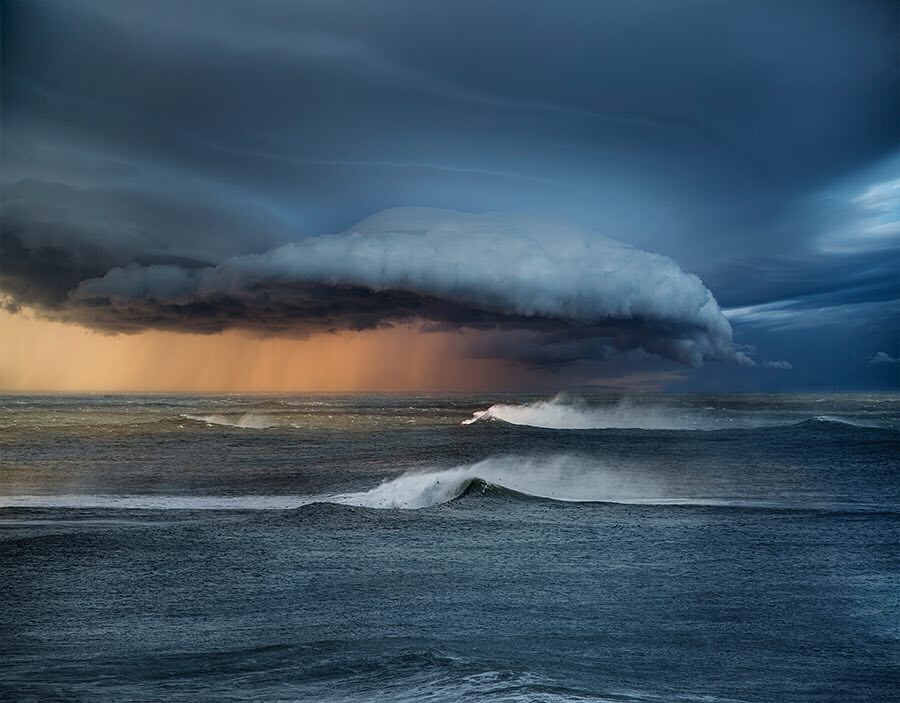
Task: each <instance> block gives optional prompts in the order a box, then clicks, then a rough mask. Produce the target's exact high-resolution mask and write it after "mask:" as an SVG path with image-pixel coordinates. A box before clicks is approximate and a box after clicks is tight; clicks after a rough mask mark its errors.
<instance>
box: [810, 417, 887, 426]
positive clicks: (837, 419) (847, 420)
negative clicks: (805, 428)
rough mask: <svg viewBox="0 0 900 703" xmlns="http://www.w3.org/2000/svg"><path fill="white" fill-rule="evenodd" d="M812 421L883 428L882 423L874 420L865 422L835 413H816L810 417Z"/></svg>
mask: <svg viewBox="0 0 900 703" xmlns="http://www.w3.org/2000/svg"><path fill="white" fill-rule="evenodd" d="M812 421H813V422H828V423H832V424H836V425H847V426H848V427H863V428H866V429H885V426H884V425H880V424H876V423H874V422H865V421H863V420H857V419H850V418H847V417H838V416H836V415H817V416H816V417H814V418H812Z"/></svg>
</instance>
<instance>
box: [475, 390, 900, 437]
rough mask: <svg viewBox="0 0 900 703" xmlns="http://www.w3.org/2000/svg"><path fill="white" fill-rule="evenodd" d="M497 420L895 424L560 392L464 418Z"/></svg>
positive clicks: (636, 426)
mask: <svg viewBox="0 0 900 703" xmlns="http://www.w3.org/2000/svg"><path fill="white" fill-rule="evenodd" d="M488 421H496V422H503V423H506V424H510V425H519V426H525V427H535V428H539V429H550V430H608V429H617V430H657V431H700V432H711V431H718V430H757V429H773V428H785V427H786V428H803V427H822V426H835V425H842V426H845V427H852V428H855V429H880V430H896V429H897V428H896V427H895V426H894V424H893V423H892V422H891V421H890V419H888V420H887V421H884V420H882V421H879V420H876V419H871V418H865V419H861V418H852V417H846V416H841V415H805V416H804V415H798V414H797V413H796V412H795V413H790V414H785V413H782V414H773V413H771V412H770V413H754V412H748V411H735V410H729V409H726V408H721V407H705V408H697V407H679V406H676V405H666V404H661V403H656V404H647V403H639V402H636V401H634V400H632V399H630V398H627V397H626V398H623V399H621V400H619V401H618V402H617V403H615V404H614V405H606V406H596V405H588V404H587V403H585V402H584V401H581V400H579V399H577V398H573V399H570V398H567V397H566V396H565V395H562V394H560V395H557V396H555V397H554V398H551V399H550V400H539V401H535V402H533V403H525V404H520V405H515V404H507V403H497V404H494V405H491V406H490V407H488V408H487V409H485V410H479V411H476V412H475V413H473V414H472V417H471V418H469V419H467V420H463V421H462V423H461V424H463V425H474V424H475V423H481V422H488Z"/></svg>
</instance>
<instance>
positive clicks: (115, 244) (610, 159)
mask: <svg viewBox="0 0 900 703" xmlns="http://www.w3.org/2000/svg"><path fill="white" fill-rule="evenodd" d="M2 8H3V9H2V18H0V19H2V98H3V103H2V109H3V173H2V178H3V183H2V187H3V206H4V207H3V223H2V232H0V236H2V250H0V254H2V258H0V285H2V288H3V291H4V293H5V295H6V303H7V305H8V306H10V307H12V308H15V307H16V306H18V305H24V306H30V307H33V308H36V309H38V310H41V311H43V313H44V314H46V315H48V316H51V317H58V318H61V319H71V320H74V321H76V322H79V323H81V324H86V325H88V326H93V327H100V328H104V329H112V330H124V331H132V330H134V329H143V328H151V327H161V328H166V329H176V330H186V331H191V330H200V331H208V332H215V331H217V330H219V329H226V328H228V327H231V326H239V327H250V328H254V329H256V328H258V329H260V330H261V331H262V332H263V333H265V334H270V333H275V334H306V333H309V332H315V331H318V330H322V329H347V328H349V329H365V328H367V327H371V326H373V325H382V324H390V323H393V322H397V321H404V320H408V319H412V318H415V319H423V320H425V321H426V323H425V324H426V325H427V326H428V327H429V328H439V329H447V328H448V327H449V328H457V327H466V328H475V329H480V330H482V332H483V334H482V336H481V338H480V341H479V343H478V344H477V345H475V347H474V348H473V349H472V354H474V355H483V356H490V357H494V358H497V357H499V358H508V359H509V360H510V361H511V362H512V363H520V364H524V365H531V366H533V367H539V368H540V367H546V369H547V372H548V373H557V374H562V376H561V378H564V379H567V380H569V381H573V382H574V381H586V380H588V381H589V380H590V374H591V370H592V369H596V368H599V367H603V368H604V369H606V370H608V369H609V368H622V369H623V372H624V371H626V370H628V369H638V368H657V369H665V368H676V367H677V368H681V365H683V364H687V366H686V368H690V369H694V370H691V371H690V372H689V373H687V374H686V375H685V379H686V380H685V381H684V382H683V383H682V384H680V385H679V386H678V388H680V389H694V390H697V389H702V390H730V389H735V390H754V389H758V390H841V389H846V390H855V389H872V390H898V371H900V363H898V360H900V68H898V66H900V56H898V51H900V49H898V47H900V3H897V2H887V1H886V2H875V1H872V2H869V1H867V0H848V1H846V2H843V1H836V0H810V1H805V0H791V2H785V1H784V0H778V1H775V2H766V1H765V0H753V1H752V2H751V1H749V0H747V1H744V2H732V1H729V0H709V1H696V0H692V1H689V2H670V1H665V2H663V1H661V0H639V1H632V2H598V1H596V0H590V1H586V2H571V1H565V2H547V1H545V2H491V1H486V0H478V1H477V2H466V1H460V0H454V1H453V2H447V1H446V0H444V1H443V2H423V1H422V0H415V1H412V0H411V1H410V2H396V1H393V0H380V1H378V2H342V1H336V0H326V1H323V2H295V1H288V0H285V1H273V0H270V1H267V2H246V1H240V2H237V1H235V2H232V1H229V0H214V1H213V0H210V1H208V2H207V1H204V0H195V1H191V2H186V1H174V0H173V1H171V2H167V1H163V2H159V1H157V2H149V1H148V2H139V1H135V2H115V1H112V0H111V1H108V2H94V1H84V0H66V1H58V2H48V1H45V0H28V1H27V2H14V1H12V2H10V1H5V2H3V5H2ZM389 208H406V209H403V210H395V211H391V212H388V213H382V214H381V215H378V216H376V217H375V218H370V219H365V220H364V218H369V217H370V216H371V215H373V214H375V213H379V212H380V211H383V210H386V209H389ZM409 208H416V209H409ZM447 210H452V211H458V212H455V213H454V212H446V211H447ZM484 213H495V214H490V215H485V214H484ZM361 220H364V221H363V222H362V223H361V224H359V225H356V223H358V222H359V221H361ZM342 232H344V233H345V234H341V235H340V236H339V237H334V238H328V237H325V238H323V237H321V236H319V235H324V234H330V233H342ZM560 233H562V234H560ZM611 240H613V241H611ZM619 243H624V244H626V245H630V246H631V247H635V248H636V249H638V250H641V251H635V250H633V249H630V248H629V247H626V246H622V245H621V244H619ZM282 245H286V246H282ZM279 247H280V248H279ZM645 252H650V253H653V254H660V255H662V257H654V256H651V254H649V253H645ZM247 255H252V256H247ZM670 260H671V261H670ZM673 261H674V262H675V263H676V264H677V266H675V265H674V264H673V263H672V262H673ZM119 267H121V268H119ZM448 271H449V273H448ZM685 272H687V273H685ZM688 274H696V275H697V276H699V278H700V279H702V282H703V285H702V286H701V285H699V282H697V283H695V279H694V278H693V277H691V276H690V275H688ZM704 286H705V287H704ZM707 289H708V290H707ZM710 292H711V296H708V294H709V293H710ZM708 297H709V298H710V299H712V297H714V299H712V303H709V301H708ZM716 303H717V306H718V307H715V306H716ZM720 308H721V310H722V311H724V318H723V317H722V314H723V313H721V312H719V309H720ZM723 320H727V321H729V322H730V325H731V327H732V328H733V333H732V331H731V330H728V329H726V328H727V322H723ZM723 324H724V326H723ZM754 364H755V365H754ZM701 366H702V368H700V367H701Z"/></svg>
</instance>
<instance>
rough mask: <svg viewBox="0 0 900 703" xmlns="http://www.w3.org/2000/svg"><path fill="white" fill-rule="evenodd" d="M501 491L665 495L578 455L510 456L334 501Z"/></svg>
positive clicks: (397, 500) (603, 497) (434, 501)
mask: <svg viewBox="0 0 900 703" xmlns="http://www.w3.org/2000/svg"><path fill="white" fill-rule="evenodd" d="M486 493H490V494H493V495H497V494H502V495H504V496H506V497H510V496H511V495H513V494H515V495H517V496H518V497H530V498H545V499H549V500H558V501H567V502H622V503H627V502H644V501H647V500H653V499H654V498H660V497H661V496H663V495H664V493H663V491H662V490H661V487H659V486H657V485H656V484H655V483H654V482H653V481H652V480H650V479H647V478H638V477H636V476H634V475H632V474H630V473H629V472H628V471H627V470H626V469H625V468H624V467H623V468H615V467H609V466H603V465H601V464H598V463H595V462H590V461H588V460H585V459H583V458H580V457H577V456H569V455H561V456H555V457H548V458H542V459H530V458H526V457H518V456H505V457H495V458H491V459H485V460H484V461H479V462H477V463H475V464H469V465H464V466H456V467H453V468H451V469H444V470H441V471H428V472H422V471H418V472H408V473H405V474H403V475H402V476H398V477H397V478H393V479H390V480H388V481H385V482H384V483H382V484H380V485H379V486H376V487H375V488H372V489H370V490H367V491H361V492H358V493H346V494H342V495H337V496H333V497H331V498H330V499H329V502H334V503H339V504H343V505H355V506H358V507H364V508H400V509H416V508H427V507H431V506H433V505H439V504H441V503H447V502H450V501H452V500H455V499H456V498H460V497H462V496H464V495H473V494H482V495H483V494H486Z"/></svg>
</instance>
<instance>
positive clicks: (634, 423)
mask: <svg viewBox="0 0 900 703" xmlns="http://www.w3.org/2000/svg"><path fill="white" fill-rule="evenodd" d="M898 450H900V397H898V396H897V395H822V396H812V395H809V396H798V395H783V396H771V395H766V396H753V395H737V396H681V395H634V396H625V397H623V396H617V395H612V394H597V393H584V394H580V395H569V396H558V397H556V398H546V397H543V398H541V397H535V396H526V395H498V394H492V395H487V394H486V395H409V396H401V395H315V396H286V395H285V396H248V395H229V396H200V397H188V396H162V395H148V396H125V395H110V396H90V397H78V396H68V395H61V396H43V397H39V396H22V395H12V396H3V397H0V462H2V464H0V661H2V665H0V698H2V699H3V700H14V701H54V700H66V701H69V700H76V701H78V700H83V701H163V700H165V701H188V700H190V701H197V700H228V701H248V700H253V701H295V700H296V701H617V702H623V703H624V702H629V703H633V702H638V701H651V702H661V701H691V702H693V701H697V702H700V701H702V702H703V703H713V702H718V701H729V702H734V701H759V702H763V701H765V702H766V703H770V702H772V701H841V702H847V701H890V700H898V699H900V460H898V459H900V451H898Z"/></svg>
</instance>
